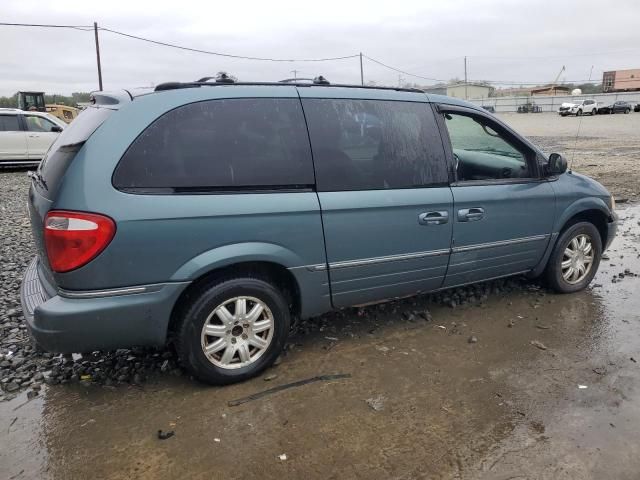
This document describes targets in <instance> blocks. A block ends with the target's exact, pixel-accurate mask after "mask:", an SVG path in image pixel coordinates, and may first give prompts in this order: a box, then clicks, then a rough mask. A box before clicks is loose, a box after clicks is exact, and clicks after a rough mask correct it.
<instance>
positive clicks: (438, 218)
mask: <svg viewBox="0 0 640 480" xmlns="http://www.w3.org/2000/svg"><path fill="white" fill-rule="evenodd" d="M448 221H449V212H447V211H446V210H445V211H442V212H425V213H421V214H420V215H418V223H419V224H420V225H427V226H428V225H442V224H444V223H447V222H448Z"/></svg>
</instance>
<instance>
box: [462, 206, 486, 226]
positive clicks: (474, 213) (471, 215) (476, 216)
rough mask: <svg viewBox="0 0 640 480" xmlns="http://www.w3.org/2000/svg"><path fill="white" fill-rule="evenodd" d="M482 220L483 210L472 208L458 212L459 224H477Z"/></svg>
mask: <svg viewBox="0 0 640 480" xmlns="http://www.w3.org/2000/svg"><path fill="white" fill-rule="evenodd" d="M482 218H484V208H480V207H473V208H461V209H460V210H458V221H459V222H477V221H478V220H481V219H482Z"/></svg>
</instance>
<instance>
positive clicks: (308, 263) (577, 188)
mask: <svg viewBox="0 0 640 480" xmlns="http://www.w3.org/2000/svg"><path fill="white" fill-rule="evenodd" d="M614 208H615V205H614V200H613V198H612V197H611V195H610V194H609V193H608V192H607V190H606V189H605V188H604V187H602V186H601V185H600V184H599V183H597V182H596V181H594V180H592V179H590V178H587V177H585V176H583V175H579V174H577V173H575V172H571V171H567V163H566V161H565V160H564V158H563V157H562V156H561V155H559V154H551V156H549V157H548V158H546V157H545V156H544V155H543V153H542V152H541V151H540V150H539V149H538V148H537V147H536V146H535V145H533V144H532V143H530V142H529V141H528V140H527V139H526V138H524V137H522V136H520V135H518V134H517V133H516V132H514V131H513V130H512V129H511V128H510V127H509V126H508V125H506V124H504V123H503V122H502V121H501V120H500V119H499V118H497V117H496V116H495V115H492V114H490V113H488V112H486V111H485V110H483V109H482V108H480V107H477V106H475V105H473V104H471V103H467V102H464V101H461V100H458V99H455V98H449V97H445V96H439V95H430V94H426V93H424V92H423V91H420V90H414V89H403V88H368V87H361V86H357V87H356V86H348V85H342V86H340V85H331V84H329V83H328V82H327V81H326V80H324V79H321V80H320V81H317V82H315V83H297V84H296V83H293V84H292V83H229V81H228V80H227V79H225V80H224V81H209V80H207V79H203V81H198V82H193V83H167V84H162V85H159V86H157V87H156V88H155V89H154V90H153V91H149V92H145V93H143V94H140V93H138V94H137V96H134V95H133V94H132V93H130V92H127V91H122V92H119V93H118V92H116V93H105V92H97V93H95V94H94V95H93V98H92V105H91V106H90V107H89V108H87V109H86V110H85V111H83V112H82V113H81V114H80V115H79V117H78V118H77V119H76V120H75V121H74V122H73V123H71V124H70V126H69V127H68V128H67V129H65V130H64V132H63V133H62V134H61V135H60V137H59V138H58V140H57V141H56V142H55V144H54V145H53V146H52V148H51V149H50V150H49V152H48V153H47V155H46V157H45V158H44V160H43V161H42V163H41V165H40V167H39V169H38V171H37V172H33V173H32V174H31V188H30V191H29V215H30V218H31V224H32V230H33V236H34V239H35V244H36V247H37V252H38V255H37V257H36V258H34V260H33V261H32V263H31V264H30V266H29V267H28V269H27V270H26V272H25V275H24V281H23V284H22V295H21V296H22V302H23V308H24V313H25V317H26V319H27V323H28V326H29V330H30V331H31V333H32V335H33V337H34V338H35V340H36V342H37V344H39V345H40V346H41V347H42V348H43V349H45V350H48V351H52V352H67V353H68V352H88V351H94V350H108V349H115V348H126V347H130V346H143V345H149V346H153V345H155V346H160V345H164V344H165V343H167V342H172V343H173V344H174V345H175V347H176V350H177V352H178V354H179V358H180V361H181V362H182V364H183V365H184V367H185V368H186V369H187V370H188V371H189V372H190V373H191V374H193V375H194V376H195V377H197V378H198V379H200V380H202V381H204V382H208V383H211V384H225V383H231V382H236V381H240V380H244V379H247V378H249V377H252V376H254V375H256V374H257V373H259V372H260V371H261V370H263V369H264V368H266V367H267V366H269V365H270V364H271V363H272V362H274V360H275V359H276V357H277V356H278V354H279V353H280V352H281V350H282V348H283V346H284V344H285V340H286V338H287V334H288V332H289V327H290V322H291V319H292V318H308V317H313V316H317V315H320V314H322V313H325V312H328V311H330V310H332V309H341V308H345V307H350V306H355V305H364V304H371V303H376V302H382V301H386V300H390V299H395V298H400V297H405V296H410V295H415V294H419V293H424V292H432V291H435V290H440V289H448V288H452V287H456V286H460V285H465V284H470V283H474V282H480V281H485V280H489V279H495V278H499V277H506V276H511V275H521V274H526V275H528V276H529V277H531V278H535V277H539V276H544V277H545V278H546V280H547V282H548V284H549V285H550V286H551V287H552V288H554V289H555V290H557V291H558V292H563V293H569V292H576V291H578V290H581V289H583V288H585V287H586V286H587V285H588V284H589V282H590V281H591V280H592V278H593V276H594V275H595V273H596V270H597V268H598V264H599V262H600V258H601V254H602V252H603V251H604V250H605V249H606V248H607V247H608V245H609V244H610V242H611V240H612V239H613V237H614V235H615V232H616V223H617V220H616V219H617V217H616V214H615V212H614Z"/></svg>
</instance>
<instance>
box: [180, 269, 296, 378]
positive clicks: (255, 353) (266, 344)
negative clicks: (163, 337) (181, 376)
mask: <svg viewBox="0 0 640 480" xmlns="http://www.w3.org/2000/svg"><path fill="white" fill-rule="evenodd" d="M190 297H191V301H190V302H189V304H188V305H187V306H186V308H184V309H183V314H182V316H181V323H180V326H179V328H178V331H177V336H176V347H177V350H178V355H179V357H180V361H181V363H182V365H183V366H184V367H185V368H186V369H187V370H188V371H189V372H190V373H191V374H193V375H194V376H195V377H196V378H198V379H199V380H201V381H203V382H206V383H210V384H213V385H224V384H229V383H235V382H240V381H243V380H246V379H248V378H251V377H253V376H255V375H257V374H259V373H260V372H261V371H262V370H264V369H265V368H267V367H268V366H269V365H271V364H272V363H273V362H274V361H275V359H276V358H277V357H278V355H279V354H280V352H281V351H282V349H283V347H284V344H285V341H286V339H287V335H288V333H289V325H290V313H289V306H288V302H287V300H286V298H285V296H284V295H283V293H282V292H281V291H280V290H279V289H278V288H277V287H275V286H274V285H273V284H271V283H269V282H268V281H267V280H263V279H260V278H252V277H245V278H233V279H229V280H225V281H222V282H219V283H214V284H212V285H208V286H205V287H203V288H202V289H200V290H199V291H197V292H195V293H194V294H193V295H190Z"/></svg>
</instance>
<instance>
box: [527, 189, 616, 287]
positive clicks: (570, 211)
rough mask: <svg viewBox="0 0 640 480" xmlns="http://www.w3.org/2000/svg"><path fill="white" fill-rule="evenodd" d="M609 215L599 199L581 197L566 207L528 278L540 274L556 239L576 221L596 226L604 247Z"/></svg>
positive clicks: (545, 265)
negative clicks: (540, 258) (541, 256)
mask: <svg viewBox="0 0 640 480" xmlns="http://www.w3.org/2000/svg"><path fill="white" fill-rule="evenodd" d="M594 200H598V201H594ZM609 217H610V213H609V209H608V208H607V206H606V204H605V203H604V201H602V200H600V199H583V200H579V201H578V202H575V203H574V204H573V205H571V206H570V207H569V208H567V209H566V210H565V211H564V213H563V215H562V216H561V217H560V218H559V219H558V220H557V221H556V224H555V226H554V233H553V234H552V235H551V241H550V242H549V245H547V250H546V251H545V253H544V256H543V258H542V260H540V262H539V263H538V265H536V267H535V268H534V269H533V270H531V272H529V274H528V276H529V277H530V278H537V277H538V276H540V275H541V274H542V272H543V271H544V270H545V268H546V267H547V263H548V261H549V257H550V256H551V253H552V252H553V249H554V248H555V247H556V244H557V242H558V239H559V238H560V236H561V235H562V233H563V232H564V231H565V230H567V229H568V228H569V227H571V226H572V225H575V224H576V223H578V222H582V221H585V222H589V223H591V224H593V225H594V226H595V227H596V229H597V230H598V233H599V234H600V240H601V241H602V246H603V249H604V246H605V245H606V243H607V234H608V228H607V222H608V221H609Z"/></svg>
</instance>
